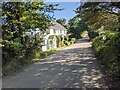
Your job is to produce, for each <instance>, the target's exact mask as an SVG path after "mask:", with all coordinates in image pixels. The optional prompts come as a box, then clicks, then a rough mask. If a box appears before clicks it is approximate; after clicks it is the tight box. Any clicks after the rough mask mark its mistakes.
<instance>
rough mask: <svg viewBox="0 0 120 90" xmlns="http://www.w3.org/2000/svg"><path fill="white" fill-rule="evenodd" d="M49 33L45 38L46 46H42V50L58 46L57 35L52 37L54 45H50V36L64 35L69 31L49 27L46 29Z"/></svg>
mask: <svg viewBox="0 0 120 90" xmlns="http://www.w3.org/2000/svg"><path fill="white" fill-rule="evenodd" d="M46 33H47V35H46V36H45V38H44V43H45V44H44V46H42V51H46V50H50V49H52V48H57V42H56V37H55V36H54V38H53V39H52V42H53V45H52V46H51V45H50V39H49V36H51V35H62V36H66V34H67V31H66V30H59V29H47V30H46Z"/></svg>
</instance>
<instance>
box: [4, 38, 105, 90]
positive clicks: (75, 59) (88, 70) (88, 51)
mask: <svg viewBox="0 0 120 90" xmlns="http://www.w3.org/2000/svg"><path fill="white" fill-rule="evenodd" d="M99 66H100V64H99V63H98V60H97V59H96V58H95V56H94V53H93V51H92V48H91V42H89V41H88V40H87V39H85V38H84V39H80V40H77V42H76V43H75V44H73V45H70V46H69V47H66V48H64V49H62V50H61V51H58V52H56V53H54V54H52V55H51V56H49V57H47V58H45V59H43V60H40V61H39V62H36V63H34V64H31V65H29V66H27V67H25V69H23V70H22V71H20V72H18V73H16V74H13V75H10V76H7V77H5V78H4V79H3V88H4V87H5V88H44V87H46V88H84V87H87V88H104V87H106V86H105V81H104V75H103V74H102V73H101V68H100V67H99Z"/></svg>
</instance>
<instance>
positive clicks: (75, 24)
mask: <svg viewBox="0 0 120 90" xmlns="http://www.w3.org/2000/svg"><path fill="white" fill-rule="evenodd" d="M68 24H69V26H70V27H69V33H72V35H71V36H70V37H71V38H77V39H78V38H81V34H82V32H83V31H86V30H87V29H88V27H87V25H86V24H85V22H83V21H82V20H78V18H76V17H74V18H72V19H70V20H69V22H68Z"/></svg>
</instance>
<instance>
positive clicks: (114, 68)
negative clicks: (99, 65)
mask: <svg viewBox="0 0 120 90" xmlns="http://www.w3.org/2000/svg"><path fill="white" fill-rule="evenodd" d="M103 36H104V35H101V36H99V37H96V38H95V39H93V46H94V49H95V51H96V53H97V55H99V56H100V57H101V58H102V59H103V62H104V63H105V65H106V67H107V70H108V72H109V73H110V74H112V75H117V76H120V59H119V58H120V50H119V49H120V45H119V44H120V33H118V32H116V33H106V34H105V36H106V39H105V40H103Z"/></svg>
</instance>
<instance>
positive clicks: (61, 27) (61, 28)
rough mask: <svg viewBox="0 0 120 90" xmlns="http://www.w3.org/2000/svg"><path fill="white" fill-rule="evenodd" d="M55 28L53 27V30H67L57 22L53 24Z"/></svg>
mask: <svg viewBox="0 0 120 90" xmlns="http://www.w3.org/2000/svg"><path fill="white" fill-rule="evenodd" d="M53 24H54V25H53V26H51V27H50V28H51V29H60V30H67V29H66V28H65V27H63V26H62V25H61V24H59V23H57V22H53Z"/></svg>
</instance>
